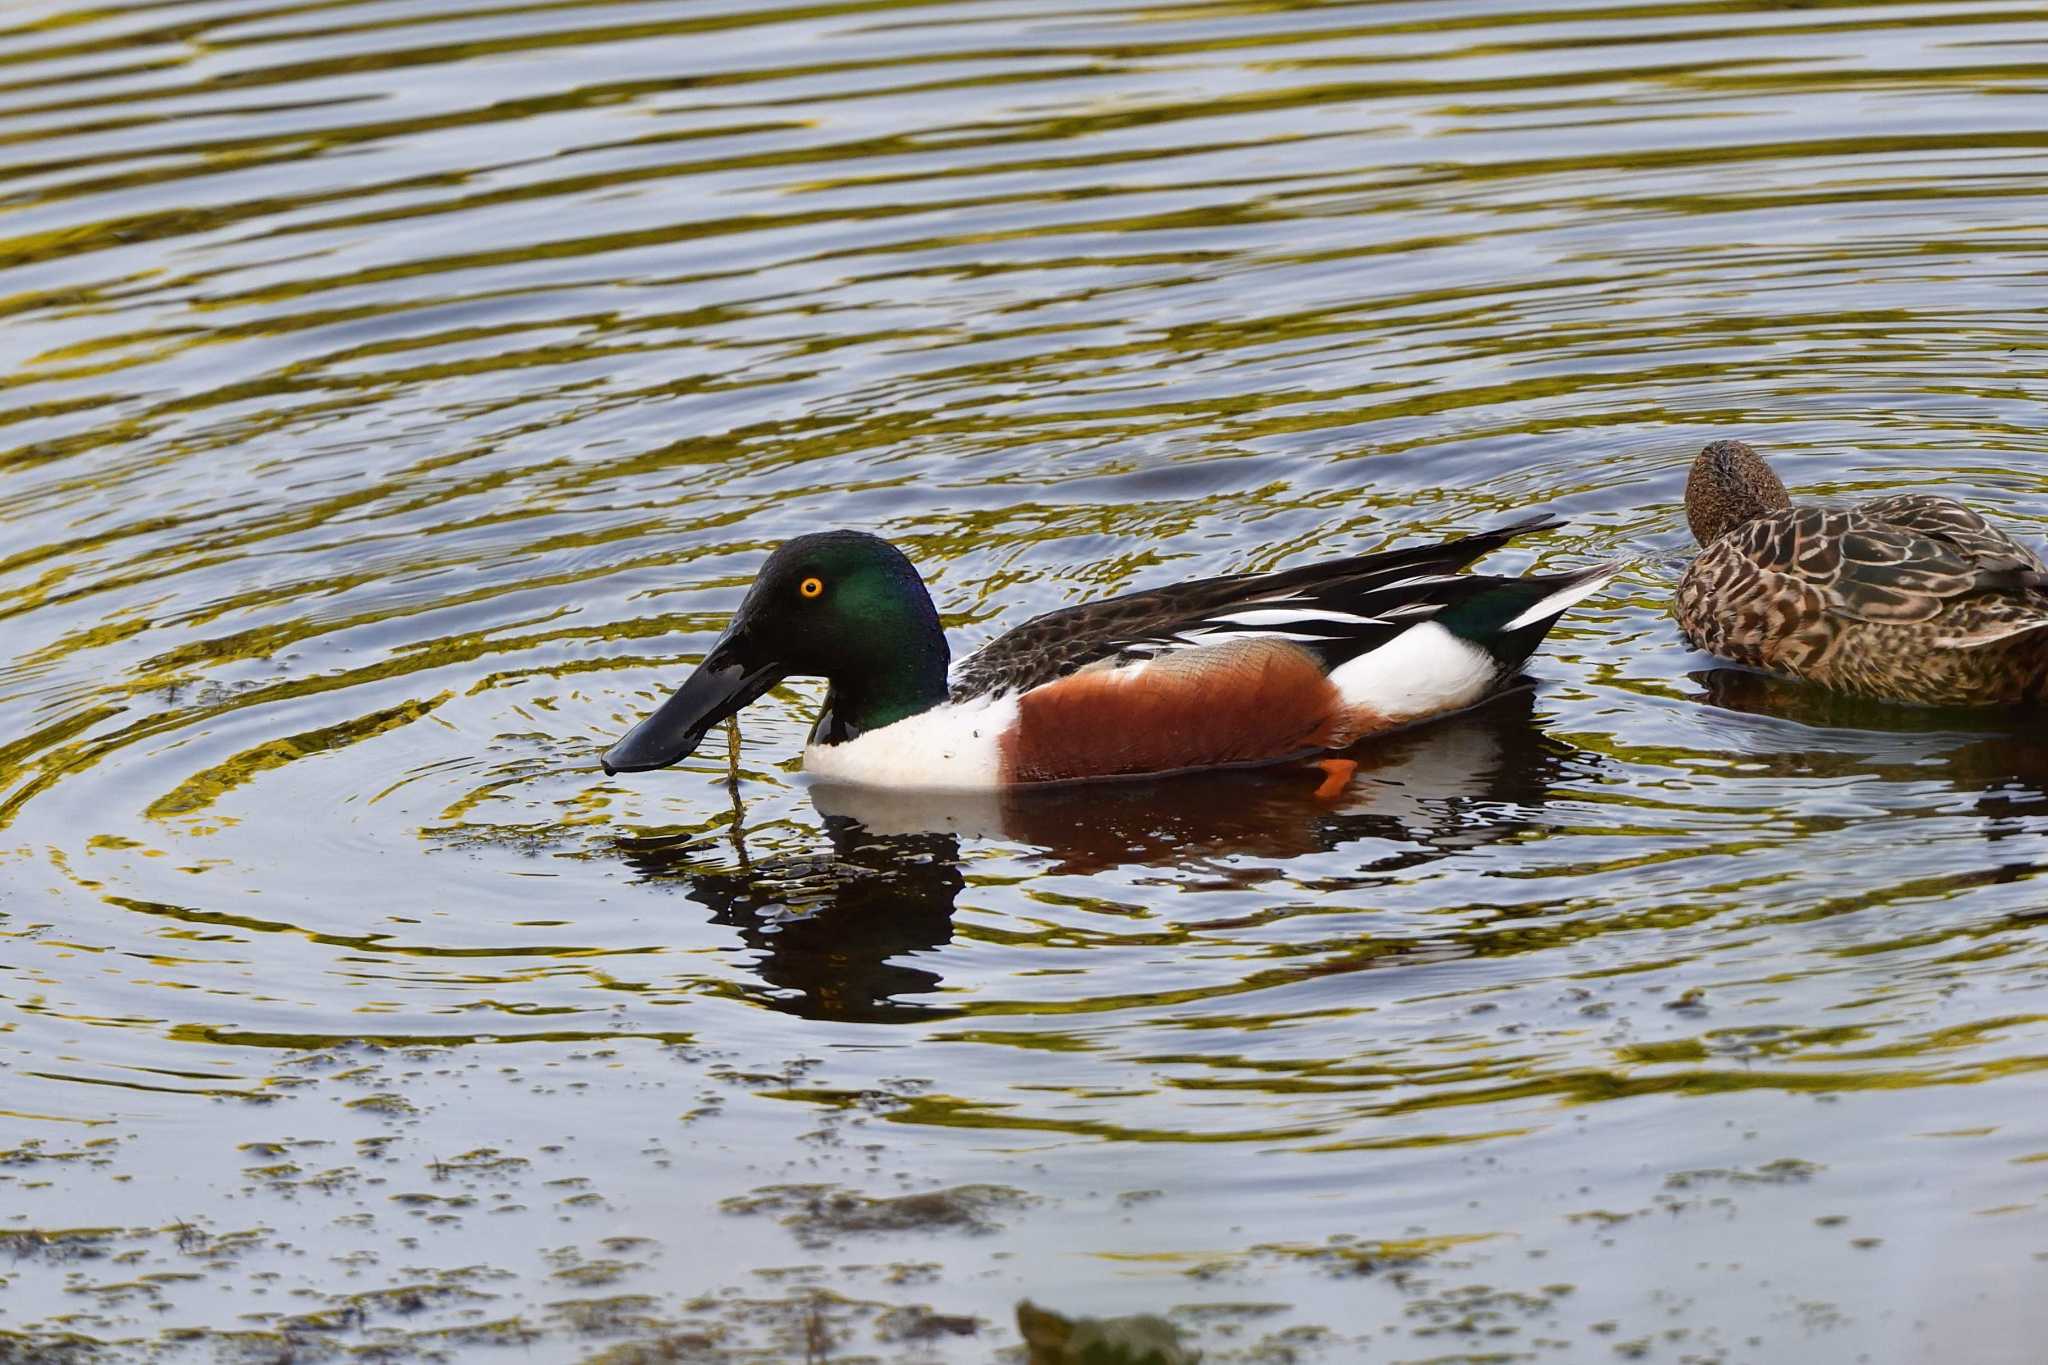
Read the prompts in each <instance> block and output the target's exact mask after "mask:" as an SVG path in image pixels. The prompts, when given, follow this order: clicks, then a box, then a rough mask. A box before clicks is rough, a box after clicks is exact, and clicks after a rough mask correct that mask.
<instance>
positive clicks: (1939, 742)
mask: <svg viewBox="0 0 2048 1365" xmlns="http://www.w3.org/2000/svg"><path fill="white" fill-rule="evenodd" d="M1687 676H1688V677H1689V678H1690V679H1691V680H1692V681H1693V682H1694V683H1695V684H1697V685H1698V687H1699V689H1700V698H1699V699H1700V700H1701V701H1703V702H1705V703H1706V704H1707V705H1709V706H1718V707H1720V708H1722V709H1723V710H1727V711H1740V712H1743V713H1744V714H1747V715H1753V716H1767V717H1769V718H1771V719H1773V720H1781V721H1790V722H1792V723H1794V724H1796V725H1800V726H1804V727H1807V728H1809V729H1813V730H1826V731H1829V732H1830V733H1829V734H1827V735H1825V736H1822V735H1815V736H1813V737H1812V741H1813V742H1812V743H1811V744H1807V743H1804V742H1803V738H1802V737H1801V736H1799V735H1798V733H1797V732H1793V733H1791V734H1783V733H1781V734H1780V735H1779V736H1778V738H1779V740H1780V741H1781V742H1780V743H1779V744H1777V745H1774V746H1773V747H1774V750H1775V751H1776V753H1777V754H1778V756H1780V757H1782V758H1784V759H1786V760H1789V761H1792V762H1796V763H1802V764H1821V765H1825V766H1827V767H1829V768H1832V769H1838V770H1840V771H1843V772H1851V771H1853V772H1861V773H1868V774H1870V775H1872V776H1879V777H1885V778H1890V779H1893V780H1898V781H1914V780H1917V781H1923V782H1924V781H1927V780H1928V779H1930V778H1940V779H1945V780H1947V781H1948V782H1950V783H1951V784H1952V785H1954V786H1955V787H1956V788H1957V789H1958V790H1960V791H1974V790H1982V789H1984V788H1987V787H1990V788H2010V787H2020V788H2024V789H2026V790H2029V791H2033V792H2037V793H2038V792H2042V791H2048V745H2043V744H2042V743H2041V742H2040V740H2039V738H2038V735H2039V730H2040V711H2039V710H2038V709H2035V708H2024V707H2005V706H1977V707H1955V706H1950V707H1932V706H1905V705H1900V704H1898V703H1895V702H1883V701H1871V700H1869V699H1867V698H1863V697H1851V696H1845V695H1844V694H1842V693H1840V692H1832V691H1829V690H1828V689H1827V688H1824V687H1818V686H1815V685H1814V684H1812V683H1805V682H1799V681H1796V680H1793V679H1789V678H1774V677H1771V676H1769V675H1768V674H1764V673H1752V672H1750V671H1749V670H1748V669H1742V668H1712V669H1706V670H1704V671H1701V672H1697V673H1691V674H1688V675H1687ZM1843 731H1855V732H1856V733H1855V734H1854V735H1853V736H1849V735H1844V734H1843V733H1842V732H1843ZM1756 756H1757V755H1754V754H1752V753H1747V752H1746V753H1745V754H1744V757H1745V758H1751V757H1756Z"/></svg>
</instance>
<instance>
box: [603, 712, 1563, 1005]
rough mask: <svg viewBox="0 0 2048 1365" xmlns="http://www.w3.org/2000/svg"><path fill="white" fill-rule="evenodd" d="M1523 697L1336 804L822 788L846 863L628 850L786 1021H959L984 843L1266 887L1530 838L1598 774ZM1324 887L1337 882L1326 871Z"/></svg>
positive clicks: (1047, 859) (1066, 868)
mask: <svg viewBox="0 0 2048 1365" xmlns="http://www.w3.org/2000/svg"><path fill="white" fill-rule="evenodd" d="M1533 704H1534V703H1533V692H1532V691H1531V690H1529V689H1523V690H1521V691H1518V692H1514V693H1510V694H1508V695H1506V696H1504V697H1501V698H1500V699H1498V700H1497V701H1495V702H1493V703H1491V704H1489V705H1487V706H1485V707H1482V708H1480V709H1479V710H1476V711H1472V712H1469V713H1466V714H1465V715H1462V716H1457V717H1453V718H1450V719H1447V720H1444V721H1440V722H1437V723H1435V724H1433V725H1429V726H1426V727H1423V728H1421V729H1418V730H1415V731H1412V732H1409V733H1406V734H1402V735H1397V736H1391V737H1383V738H1381V739H1379V740H1376V741H1374V742H1372V743H1370V744H1368V745H1364V746H1361V747H1360V748H1358V749H1356V750H1354V751H1353V752H1352V754H1351V755H1350V756H1351V757H1353V758H1355V759H1357V760H1358V763H1359V768H1358V774H1357V777H1356V779H1355V780H1354V781H1353V782H1352V784H1351V786H1350V787H1349V789H1348V790H1347V791H1346V792H1345V793H1344V794H1343V796H1342V797H1341V798H1339V799H1338V800H1336V801H1334V802H1332V801H1324V800H1318V799H1317V798H1316V796H1315V795H1314V793H1315V790H1316V787H1317V786H1318V784H1319V783H1320V782H1321V781H1322V779H1323V774H1322V773H1321V772H1319V771H1317V770H1316V769H1314V768H1311V767H1307V766H1305V765H1304V766H1293V767H1279V768H1265V769H1257V770H1251V771H1244V772H1221V773H1216V772H1211V773H1202V774H1193V775H1189V776H1184V777H1174V778H1167V779H1162V780H1159V781H1155V782H1116V783H1095V784H1085V785H1076V786H1071V787H1063V788H1049V789H1027V790H1022V791H1013V792H1003V793H989V794H985V795H984V794H962V793H957V792H953V793H943V794H924V793H920V794H911V793H901V792H882V791H874V790H868V789H850V788H832V787H826V786H822V785H821V786H817V787H813V788H812V790H811V797H812V800H813V802H814V804H815V805H816V806H817V808H818V810H819V812H820V814H821V815H823V816H824V826H825V834H826V837H827V839H828V840H829V842H830V844H831V851H830V852H829V853H824V852H819V853H816V854H805V855H802V856H788V855H783V856H773V855H771V856H765V857H763V856H756V857H755V858H754V859H753V860H752V862H751V864H742V865H739V866H735V865H733V862H732V860H731V859H730V857H721V856H720V854H721V853H723V852H724V850H723V849H722V847H721V846H719V845H718V844H717V843H716V842H715V841H707V840H706V839H705V838H704V837H703V836H701V835H675V836H661V837H645V838H631V837H628V838H622V839H620V840H619V841H618V843H617V844H616V846H615V847H616V851H617V852H618V854H619V855H620V856H621V857H622V858H623V859H624V860H625V861H626V862H627V863H628V864H629V865H631V866H632V867H633V868H634V869H635V871H637V872H638V873H639V874H640V875H641V876H642V877H643V878H646V879H650V880H656V879H659V880H675V881H679V882H681V883H682V884H683V887H684V890H685V894H687V895H688V896H689V897H690V898H691V899H692V900H695V901H697V902H699V903H700V904H703V905H705V906H708V907H709V908H710V909H711V912H712V916H713V919H714V920H715V921H716V922H718V923H720V924H728V925H731V926H733V927H734V928H735V929H737V930H738V932H739V934H740V937H741V938H742V939H743V940H744V941H745V942H746V943H747V944H748V945H749V946H750V947H752V948H754V949H756V950H758V951H759V953H760V956H759V958H758V959H757V960H756V962H755V964H754V970H755V972H756V973H757V975H758V976H759V978H760V980H761V982H762V983H763V984H764V985H765V986H766V987H767V988H768V999H769V1001H770V1002H771V1003H773V1004H774V1005H775V1006H776V1007H777V1008H781V1009H786V1010H789V1011H790V1012H792V1013H795V1014H799V1015H802V1016H804V1017H807V1018H828V1019H845V1020H861V1021H870V1022H873V1021H887V1020H901V1019H910V1018H917V1019H929V1018H931V1017H933V1016H934V1014H943V1013H945V1012H946V1011H945V1007H944V1005H943V1003H942V1002H941V1001H937V1000H933V999H931V998H930V997H931V996H932V995H933V993H935V992H937V991H938V990H939V986H940V980H939V977H938V974H937V973H936V972H934V971H932V970H930V967H929V965H928V964H929V962H930V961H931V959H930V958H928V957H924V956H923V955H924V954H928V953H930V952H931V950H933V949H935V948H939V947H941V946H943V945H944V944H946V943H947V942H949V941H950V940H951V938H952V935H953V921H952V913H953V907H954V902H955V899H956V897H957V896H958V895H959V893H960V891H961V889H962V887H963V886H965V884H966V879H965V877H964V876H963V875H962V872H961V854H960V847H961V843H962V841H966V840H994V841H998V842H1000V843H1002V844H1007V845H1011V846H1021V847H1020V853H1021V856H1022V857H1023V858H1024V859H1025V860H1026V861H1028V862H1032V863H1037V864H1040V865H1041V866H1042V869H1043V870H1044V871H1046V872H1048V873H1057V874H1081V875H1089V874H1097V873H1103V872H1107V871H1109V870H1111V869H1115V868H1120V867H1129V866H1151V867H1172V868H1175V869H1183V870H1191V871H1193V872H1195V873H1197V874H1198V875H1200V876H1201V877H1202V879H1203V881H1204V883H1205V884H1215V883H1216V882H1217V881H1219V880H1220V881H1223V882H1227V883H1236V884H1251V883H1257V882H1260V881H1264V880H1267V879H1270V878H1272V877H1273V876H1274V875H1276V873H1277V872H1278V871H1279V870H1280V869H1279V868H1278V867H1276V866H1274V864H1276V863H1284V862H1285V861H1286V860H1290V859H1295V858H1299V857H1303V856H1307V855H1312V854H1326V853H1331V852H1335V851H1337V850H1340V849H1345V848H1347V847H1348V846H1352V845H1367V844H1376V845H1377V846H1378V847H1376V848H1374V849H1372V851H1371V852H1370V854H1368V855H1367V856H1362V857H1361V858H1360V859H1359V860H1358V862H1356V863H1354V864H1350V865H1349V866H1347V867H1345V868H1344V869H1343V870H1342V871H1341V872H1339V873H1337V874H1336V877H1337V879H1338V880H1354V879H1355V880H1357V881H1366V880H1371V879H1373V878H1376V877H1378V876H1383V875H1385V874H1386V873H1388V872H1390V871H1393V870H1396V869H1398V868H1403V867H1412V866H1414V865H1417V864H1420V863H1426V862H1430V861H1433V860H1435V859H1438V858H1442V857H1445V856H1447V855H1449V854H1452V853H1456V852H1459V851H1462V850H1466V849H1471V848H1475V847H1478V846H1480V845H1482V844H1485V843H1487V842H1490V841H1492V840H1495V839H1499V838H1502V837H1504V836H1506V835H1507V834H1509V833H1511V832H1513V831H1514V830H1517V829H1520V828H1523V827H1524V820H1525V818H1526V815H1527V814H1528V812H1530V811H1531V810H1533V809H1535V808H1537V807H1540V806H1541V805H1542V804H1543V803H1544V802H1545V801H1546V800H1547V799H1548V798H1549V795H1550V793H1551V791H1552V790H1553V789H1554V788H1555V787H1556V786H1557V785H1558V783H1559V782H1560V780H1561V779H1562V778H1564V777H1565V776H1566V775H1567V774H1568V772H1569V771H1571V770H1572V769H1574V768H1590V767H1591V765H1592V764H1593V763H1594V761H1595V760H1593V759H1592V758H1590V757H1589V756H1586V755H1582V754H1581V753H1580V752H1579V751H1578V750H1575V749H1573V748H1572V747H1571V746H1570V745H1568V744H1565V743H1563V742H1562V741H1559V740H1557V739H1554V738H1551V737H1550V736H1548V735H1545V734H1544V733H1543V732H1542V730H1541V729H1540V728H1539V727H1538V726H1536V725H1535V724H1534V723H1533V721H1532V717H1531V715H1530V712H1531V709H1532V707H1533ZM1317 875H1318V881H1319V884H1323V883H1327V882H1329V881H1330V880H1331V875H1330V869H1329V868H1328V867H1327V866H1325V867H1322V868H1319V869H1317Z"/></svg>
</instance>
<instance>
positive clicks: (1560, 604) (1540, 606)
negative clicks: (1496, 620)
mask: <svg viewBox="0 0 2048 1365" xmlns="http://www.w3.org/2000/svg"><path fill="white" fill-rule="evenodd" d="M1620 572H1621V566H1620V565H1619V564H1615V565H1612V566H1610V567H1609V568H1607V569H1606V570H1605V571H1603V572H1601V573H1596V574H1594V575H1593V576H1592V577H1591V578H1587V579H1583V580H1581V581H1580V582H1577V583H1574V584H1572V585H1571V586H1570V587H1566V588H1559V589H1558V590H1557V591H1556V592H1554V593H1552V594H1550V596H1548V597H1546V598H1544V599H1543V600H1542V601H1541V602H1538V603H1537V604H1536V605H1535V606H1533V607H1531V608H1529V610H1527V611H1525V612H1523V613H1522V614H1521V615H1520V616H1517V617H1516V618H1515V619H1514V620H1512V621H1510V622H1508V623H1507V624H1506V625H1504V626H1502V627H1501V632H1502V634H1506V633H1507V632H1508V631H1511V630H1520V629H1521V628H1522V627H1523V626H1531V625H1534V624H1536V622H1538V621H1547V620H1549V619H1550V618H1551V617H1553V616H1557V615H1560V614H1562V613H1563V612H1564V610H1565V608H1567V607H1569V606H1571V605H1572V604H1573V603H1575V602H1582V601H1584V600H1585V599H1586V598H1588V597H1591V596H1592V595H1593V594H1594V593H1596V592H1598V591H1600V589H1602V588H1604V587H1606V586H1607V580H1608V579H1610V578H1612V577H1614V576H1615V575H1616V574H1618V573H1620Z"/></svg>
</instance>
